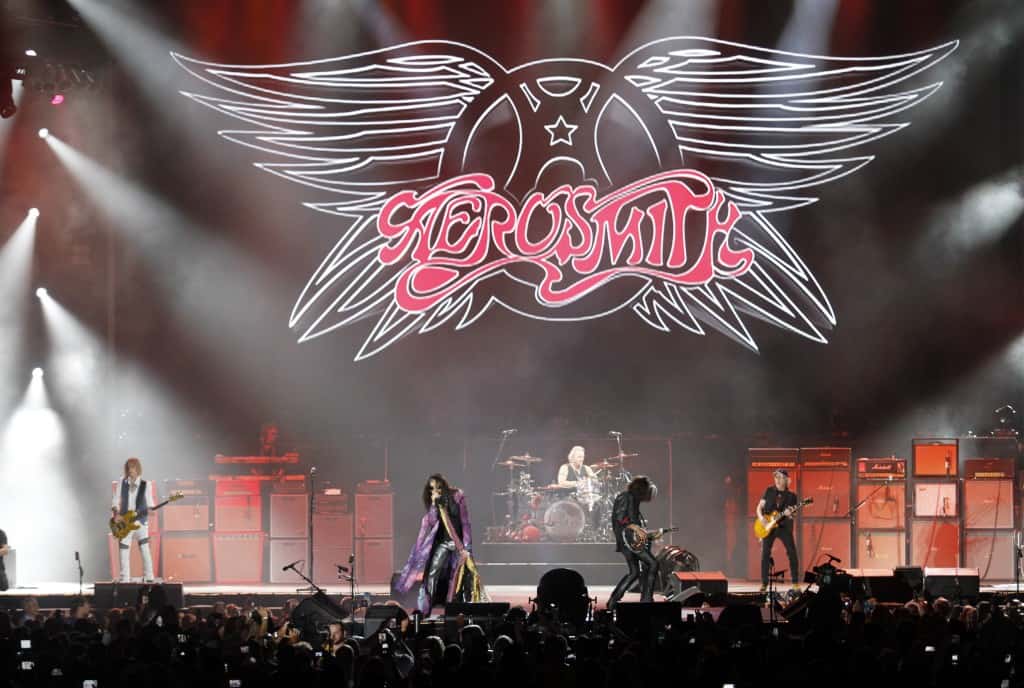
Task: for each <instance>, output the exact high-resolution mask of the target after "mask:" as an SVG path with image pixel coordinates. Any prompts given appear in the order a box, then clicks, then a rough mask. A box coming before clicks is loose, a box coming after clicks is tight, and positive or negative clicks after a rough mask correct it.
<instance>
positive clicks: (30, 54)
mask: <svg viewBox="0 0 1024 688" xmlns="http://www.w3.org/2000/svg"><path fill="white" fill-rule="evenodd" d="M25 54H26V55H27V56H28V57H36V56H37V55H38V54H39V53H37V52H36V51H35V50H32V48H29V49H28V50H26V51H25Z"/></svg>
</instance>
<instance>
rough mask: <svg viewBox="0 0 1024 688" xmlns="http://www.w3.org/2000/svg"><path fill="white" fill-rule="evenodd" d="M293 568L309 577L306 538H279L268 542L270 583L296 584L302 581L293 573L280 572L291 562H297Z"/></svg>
mask: <svg viewBox="0 0 1024 688" xmlns="http://www.w3.org/2000/svg"><path fill="white" fill-rule="evenodd" d="M299 560H301V563H300V564H298V565H297V566H296V567H295V568H296V569H298V570H299V571H302V572H303V573H304V574H306V575H307V576H308V575H309V540H308V539H306V538H280V539H276V540H271V541H270V582H271V583H296V584H301V583H302V582H303V580H302V579H301V578H299V577H298V576H297V575H296V574H295V572H293V571H291V570H288V571H282V570H281V569H283V568H284V567H285V566H287V565H288V564H290V563H292V562H293V561H299Z"/></svg>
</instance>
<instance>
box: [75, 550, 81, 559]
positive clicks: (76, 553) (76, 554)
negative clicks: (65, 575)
mask: <svg viewBox="0 0 1024 688" xmlns="http://www.w3.org/2000/svg"><path fill="white" fill-rule="evenodd" d="M75 561H82V560H81V559H79V558H78V550H77V549H76V550H75Z"/></svg>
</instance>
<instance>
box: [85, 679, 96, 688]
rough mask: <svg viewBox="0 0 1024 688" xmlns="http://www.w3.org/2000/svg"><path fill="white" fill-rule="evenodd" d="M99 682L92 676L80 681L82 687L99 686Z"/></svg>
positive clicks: (92, 687)
mask: <svg viewBox="0 0 1024 688" xmlns="http://www.w3.org/2000/svg"><path fill="white" fill-rule="evenodd" d="M99 685H100V682H99V681H98V680H96V679H94V678H87V679H85V680H84V681H82V688H99Z"/></svg>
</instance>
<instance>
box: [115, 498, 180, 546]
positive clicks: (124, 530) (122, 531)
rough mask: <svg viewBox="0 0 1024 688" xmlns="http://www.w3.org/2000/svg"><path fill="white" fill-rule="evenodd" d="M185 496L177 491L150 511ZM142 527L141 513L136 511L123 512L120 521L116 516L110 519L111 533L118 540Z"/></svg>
mask: <svg viewBox="0 0 1024 688" xmlns="http://www.w3.org/2000/svg"><path fill="white" fill-rule="evenodd" d="M184 496H185V493H183V492H175V493H173V494H172V495H171V496H170V497H168V498H167V499H165V500H164V501H162V502H160V503H159V504H157V505H156V506H155V507H153V508H152V509H150V511H156V510H157V509H161V508H163V507H165V506H167V505H168V504H170V503H171V502H176V501H178V500H179V499H181V498H182V497H184ZM141 527H142V524H141V523H139V515H138V514H137V513H135V512H134V511H126V512H124V513H123V514H121V520H120V521H119V520H118V519H116V518H114V517H111V519H110V534H111V535H113V536H114V539H116V540H123V539H124V538H125V537H126V536H127V535H129V534H130V533H131V532H132V531H133V530H138V529H139V528H141Z"/></svg>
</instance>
